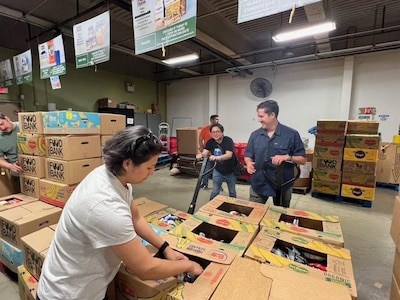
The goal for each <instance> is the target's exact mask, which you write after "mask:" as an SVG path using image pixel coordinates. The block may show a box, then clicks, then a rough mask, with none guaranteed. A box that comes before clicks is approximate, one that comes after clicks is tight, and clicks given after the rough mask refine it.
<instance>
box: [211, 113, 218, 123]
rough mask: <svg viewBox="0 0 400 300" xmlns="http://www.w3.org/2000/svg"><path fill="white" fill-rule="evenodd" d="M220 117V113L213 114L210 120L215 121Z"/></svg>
mask: <svg viewBox="0 0 400 300" xmlns="http://www.w3.org/2000/svg"><path fill="white" fill-rule="evenodd" d="M218 117H219V116H218V115H211V116H210V122H212V121H214V120H215V119H216V118H218Z"/></svg>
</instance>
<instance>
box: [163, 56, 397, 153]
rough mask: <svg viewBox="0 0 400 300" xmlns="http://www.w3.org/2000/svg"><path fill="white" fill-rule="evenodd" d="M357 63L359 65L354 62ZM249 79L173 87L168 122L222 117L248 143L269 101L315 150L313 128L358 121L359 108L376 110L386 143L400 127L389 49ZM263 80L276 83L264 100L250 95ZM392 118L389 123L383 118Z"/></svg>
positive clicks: (194, 82)
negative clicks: (263, 104)
mask: <svg viewBox="0 0 400 300" xmlns="http://www.w3.org/2000/svg"><path fill="white" fill-rule="evenodd" d="M353 62H354V63H353ZM253 73H254V74H253V75H252V76H247V77H246V78H239V77H234V78H233V77H232V76H231V75H230V74H226V75H225V74H224V75H218V76H216V79H215V78H199V79H190V80H182V81H177V82H173V83H171V85H169V86H168V88H167V108H168V111H167V122H169V123H170V124H171V123H172V120H173V118H176V117H190V118H191V120H192V126H203V125H205V124H207V123H208V118H209V115H211V114H214V113H218V114H219V115H220V122H221V124H222V125H224V127H225V134H226V135H228V136H230V137H232V138H233V140H234V141H235V142H247V140H248V137H249V135H250V132H251V131H253V130H254V129H256V128H258V127H259V123H258V122H257V115H256V106H257V104H258V103H260V102H262V101H264V100H266V99H274V100H276V101H278V103H279V106H280V113H279V116H278V119H279V121H280V122H281V123H283V124H286V125H288V126H291V127H293V128H295V129H297V130H298V131H299V133H300V135H301V136H302V137H304V138H308V139H309V140H310V143H309V147H313V146H314V136H313V135H311V134H309V133H308V129H310V128H312V127H313V126H315V125H316V122H317V120H318V119H347V118H349V119H356V117H357V113H358V108H359V107H367V106H373V107H376V108H377V116H376V119H377V120H378V121H379V122H380V127H379V131H380V132H381V134H382V140H383V141H392V137H393V135H394V134H397V132H398V128H399V123H400V104H399V99H398V98H399V96H398V95H400V51H399V50H394V51H386V52H379V53H373V54H365V55H358V56H355V57H354V58H353V57H348V58H335V59H329V60H328V59H326V60H319V61H313V62H308V63H299V64H292V65H285V66H279V67H278V69H277V72H276V75H275V78H274V74H273V72H272V69H271V68H264V69H256V70H253ZM257 77H264V78H267V79H268V80H270V81H271V82H273V91H272V94H271V95H270V96H269V97H268V98H266V99H261V98H257V97H255V96H253V95H252V94H251V92H250V88H249V87H250V82H251V81H252V80H253V79H254V78H257ZM380 114H389V115H390V116H389V118H388V120H385V121H383V120H380V119H379V118H378V115H380Z"/></svg>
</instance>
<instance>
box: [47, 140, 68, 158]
mask: <svg viewBox="0 0 400 300" xmlns="http://www.w3.org/2000/svg"><path fill="white" fill-rule="evenodd" d="M47 141H48V145H47V154H48V155H52V156H59V157H63V156H64V153H63V141H62V140H61V139H48V140H47Z"/></svg>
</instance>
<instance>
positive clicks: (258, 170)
mask: <svg viewBox="0 0 400 300" xmlns="http://www.w3.org/2000/svg"><path fill="white" fill-rule="evenodd" d="M278 114H279V106H278V103H277V102H276V101H274V100H266V101H264V102H262V103H260V104H259V105H258V106H257V117H258V121H259V122H260V123H261V128H259V129H257V130H255V131H253V132H252V133H251V135H250V138H249V141H248V143H247V147H246V151H245V154H244V156H245V157H244V161H245V164H246V168H247V172H248V173H249V174H251V175H252V176H251V187H250V197H249V200H250V201H254V202H258V203H264V204H265V203H266V202H267V200H268V198H269V197H272V198H273V203H274V204H275V205H279V204H278V203H280V201H279V200H280V199H276V190H275V189H276V187H275V186H273V185H272V184H271V183H270V182H269V181H268V180H267V178H266V176H265V175H264V173H263V170H262V167H263V165H264V162H265V161H266V165H265V166H266V167H265V169H266V171H267V173H268V175H269V176H270V177H271V178H275V179H276V173H277V172H276V171H277V167H278V166H279V165H281V164H282V163H284V162H285V161H293V162H294V163H296V164H300V165H304V164H305V163H306V162H307V158H306V152H305V149H304V144H303V142H302V140H301V138H300V135H299V133H298V132H297V131H296V130H295V129H292V128H290V127H288V126H285V125H283V124H281V123H280V122H279V121H278ZM283 167H284V171H283V178H282V182H286V181H288V180H290V179H292V178H293V177H294V167H293V165H292V164H284V165H283ZM275 181H277V180H275ZM293 184H294V182H293ZM293 184H291V185H290V184H289V185H288V186H285V187H284V188H283V189H282V191H281V197H282V203H281V204H282V206H283V207H289V206H290V200H291V197H292V188H293Z"/></svg>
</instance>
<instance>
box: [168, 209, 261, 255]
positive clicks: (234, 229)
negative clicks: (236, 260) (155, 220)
mask: <svg viewBox="0 0 400 300" xmlns="http://www.w3.org/2000/svg"><path fill="white" fill-rule="evenodd" d="M257 232H258V225H254V224H250V223H245V222H239V221H237V220H234V219H227V218H224V217H220V216H215V215H209V214H206V213H203V212H197V213H195V214H194V215H193V216H192V217H190V218H189V219H187V220H186V221H184V222H183V223H181V224H180V225H179V226H177V227H175V228H174V229H172V230H171V231H170V234H172V235H175V236H178V237H184V238H187V239H189V240H191V241H196V242H198V243H201V244H203V245H210V246H211V247H213V248H217V249H230V250H233V251H235V252H236V253H237V254H238V255H242V254H243V253H244V251H246V249H247V247H248V245H250V243H251V241H252V240H253V238H254V237H255V235H256V234H257Z"/></svg>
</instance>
